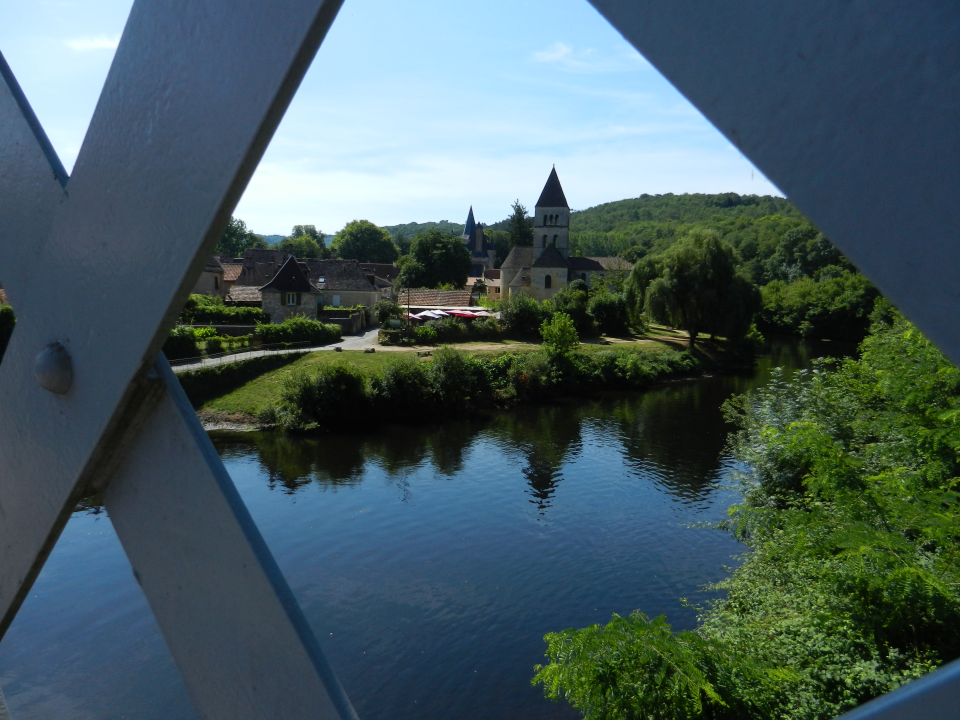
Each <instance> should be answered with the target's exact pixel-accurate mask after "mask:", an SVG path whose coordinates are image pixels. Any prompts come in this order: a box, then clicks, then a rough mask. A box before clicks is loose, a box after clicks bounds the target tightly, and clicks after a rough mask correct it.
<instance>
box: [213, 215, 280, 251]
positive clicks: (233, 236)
mask: <svg viewBox="0 0 960 720" xmlns="http://www.w3.org/2000/svg"><path fill="white" fill-rule="evenodd" d="M266 247H267V241H266V240H264V239H263V238H262V237H260V236H259V235H254V234H253V233H252V232H250V231H249V230H248V229H247V224H246V223H245V222H244V221H243V220H241V219H240V218H235V217H232V216H231V218H230V222H228V223H227V227H226V228H225V229H224V231H223V235H222V236H221V237H220V240H219V241H218V242H217V245H216V247H215V248H214V250H213V253H214V255H227V256H229V257H240V256H242V255H243V253H244V251H245V250H250V249H265V248H266Z"/></svg>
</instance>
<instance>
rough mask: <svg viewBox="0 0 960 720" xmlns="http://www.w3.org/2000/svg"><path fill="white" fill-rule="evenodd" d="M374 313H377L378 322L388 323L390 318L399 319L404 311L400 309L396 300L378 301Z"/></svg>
mask: <svg viewBox="0 0 960 720" xmlns="http://www.w3.org/2000/svg"><path fill="white" fill-rule="evenodd" d="M373 309H374V312H376V313H377V320H379V321H380V322H381V323H383V322H386V321H387V320H389V319H390V318H398V317H400V315H401V314H402V312H403V309H402V308H401V307H400V305H399V303H397V302H396V301H394V300H386V299H384V300H377V303H376V305H374V306H373Z"/></svg>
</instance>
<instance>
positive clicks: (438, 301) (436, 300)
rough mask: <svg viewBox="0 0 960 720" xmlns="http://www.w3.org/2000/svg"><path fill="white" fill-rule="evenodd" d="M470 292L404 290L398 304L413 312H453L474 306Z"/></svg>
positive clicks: (400, 294)
mask: <svg viewBox="0 0 960 720" xmlns="http://www.w3.org/2000/svg"><path fill="white" fill-rule="evenodd" d="M472 295H473V294H472V293H471V291H470V290H431V289H430V288H404V289H403V290H401V291H400V293H399V295H398V296H397V302H398V303H400V305H401V306H402V307H403V308H404V309H406V308H407V307H409V308H410V309H411V310H453V309H458V308H468V307H470V306H471V305H473V297H472Z"/></svg>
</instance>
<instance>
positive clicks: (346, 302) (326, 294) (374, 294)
mask: <svg viewBox="0 0 960 720" xmlns="http://www.w3.org/2000/svg"><path fill="white" fill-rule="evenodd" d="M320 294H321V295H322V296H323V307H324V308H328V309H329V308H332V307H334V304H333V298H334V296H335V295H336V296H339V297H340V305H339V307H354V306H355V305H366V306H367V307H369V308H372V307H373V306H374V305H376V304H377V301H378V300H380V299H381V297H383V296H382V295H381V294H380V292H379V291H377V290H373V289H371V290H331V289H330V288H324V289H323V290H322V291H321V293H320Z"/></svg>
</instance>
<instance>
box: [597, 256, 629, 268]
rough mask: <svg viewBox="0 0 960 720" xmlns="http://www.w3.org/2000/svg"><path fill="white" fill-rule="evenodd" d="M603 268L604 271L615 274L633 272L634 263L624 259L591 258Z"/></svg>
mask: <svg viewBox="0 0 960 720" xmlns="http://www.w3.org/2000/svg"><path fill="white" fill-rule="evenodd" d="M590 259H591V260H596V261H597V262H598V263H600V264H601V265H602V266H603V269H604V270H608V271H614V272H630V271H631V270H633V263H632V262H630V261H628V260H624V259H623V258H622V257H591V258H590Z"/></svg>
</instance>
